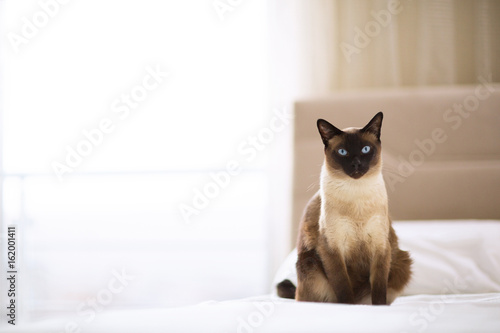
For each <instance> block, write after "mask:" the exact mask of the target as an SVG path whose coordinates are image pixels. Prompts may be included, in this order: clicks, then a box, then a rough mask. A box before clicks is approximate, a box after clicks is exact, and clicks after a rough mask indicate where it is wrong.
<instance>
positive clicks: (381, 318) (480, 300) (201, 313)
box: [9, 293, 500, 333]
mask: <svg viewBox="0 0 500 333" xmlns="http://www.w3.org/2000/svg"><path fill="white" fill-rule="evenodd" d="M70 320H71V318H70V317H68V318H60V319H57V320H50V321H44V322H38V323H34V324H31V325H25V326H21V327H16V329H15V330H9V332H25V333H32V332H33V333H34V332H37V333H49V332H50V333H54V332H64V327H65V325H66V324H67V323H68V322H69V321H70ZM79 328H80V329H82V332H86V333H112V332H121V333H128V332H130V333H138V332H148V333H155V332H158V333H160V332H161V333H166V332H172V333H174V332H203V333H205V332H206V333H208V332H213V333H223V332H231V333H233V332H234V333H250V332H262V333H266V332H274V333H277V332H284V333H285V332H286V333H294V332H297V333H298V332H301V333H304V332H315V333H321V332H329V333H330V332H356V333H359V332H386V333H388V332H397V333H404V332H436V333H443V332H482V333H487V332H496V333H498V332H499V331H500V293H488V294H470V295H419V296H405V297H400V298H399V299H398V300H396V302H395V303H394V304H392V305H391V306H369V305H342V304H326V303H305V302H295V301H293V300H287V299H278V298H276V297H273V296H270V295H269V296H262V297H255V298H248V299H244V300H235V301H225V302H206V303H203V304H199V305H194V306H188V307H180V308H168V309H149V310H136V311H131V310H127V311H114V312H104V313H101V314H99V315H98V316H97V317H96V318H95V320H94V321H93V322H91V323H88V324H84V325H81V326H80V327H79ZM68 332H70V331H68Z"/></svg>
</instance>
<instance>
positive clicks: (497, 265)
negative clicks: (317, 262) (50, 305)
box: [2, 220, 500, 333]
mask: <svg viewBox="0 0 500 333" xmlns="http://www.w3.org/2000/svg"><path fill="white" fill-rule="evenodd" d="M394 228H395V229H396V233H397V234H398V236H399V239H400V247H401V248H402V249H404V250H408V251H410V253H411V256H412V258H413V259H414V266H413V271H414V274H413V278H412V281H411V282H410V284H409V286H408V288H407V290H406V292H405V294H404V296H401V297H399V298H397V299H396V301H395V302H394V303H393V304H392V305H390V306H372V305H346V304H331V303H308V302H296V301H295V300H290V299H282V298H279V297H277V296H276V295H275V294H274V293H270V294H268V295H261V296H256V297H251V298H245V299H238V300H228V301H207V302H203V303H201V304H197V305H191V306H184V307H174V308H151V309H135V310H134V309H131V310H114V311H104V312H101V313H98V314H97V315H96V316H95V318H93V320H91V321H87V322H85V321H82V320H80V321H78V320H75V319H77V318H75V314H69V315H67V316H58V317H52V318H47V319H45V320H39V321H36V322H31V323H21V325H16V327H15V329H14V328H13V327H6V326H5V325H4V326H3V327H2V329H3V330H2V331H7V332H26V333H31V332H37V333H41V332H47V333H48V332H50V333H52V332H88V333H97V332H106V333H110V332H121V333H126V332H134V333H136V332H214V333H215V332H217V333H221V332H238V333H239V332H245V333H249V332H287V333H293V332H398V333H403V332H439V333H442V332H500V242H498V240H499V239H500V221H493V220H491V221H485V220H460V221H458V220H453V221H405V222H396V223H394ZM294 256H296V254H295V252H292V253H290V255H289V256H288V258H287V259H286V260H285V261H284V262H283V264H282V267H281V268H280V270H279V271H278V272H277V274H276V277H275V281H274V283H273V289H274V285H275V283H276V282H277V281H280V280H281V279H283V278H289V279H291V280H293V279H294V272H295V269H294V265H295V257H294ZM21 322H22V321H21Z"/></svg>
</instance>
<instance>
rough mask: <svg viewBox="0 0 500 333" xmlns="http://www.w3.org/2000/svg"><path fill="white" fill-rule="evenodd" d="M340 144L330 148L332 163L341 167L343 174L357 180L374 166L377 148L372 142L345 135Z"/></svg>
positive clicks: (354, 135) (353, 135)
mask: <svg viewBox="0 0 500 333" xmlns="http://www.w3.org/2000/svg"><path fill="white" fill-rule="evenodd" d="M343 136H344V137H343V139H342V143H341V144H340V145H338V146H336V147H332V149H331V150H330V154H332V159H331V160H333V162H334V163H335V164H336V165H337V166H340V167H342V170H344V172H345V174H346V175H348V176H349V177H351V178H354V179H359V178H361V177H362V176H364V175H365V174H366V173H367V172H368V170H369V169H370V167H372V166H373V165H374V163H373V162H376V161H374V158H375V157H376V156H377V153H378V147H377V145H375V144H374V143H372V142H369V141H366V140H363V139H362V137H361V136H360V135H359V134H352V133H345V134H344V135H343Z"/></svg>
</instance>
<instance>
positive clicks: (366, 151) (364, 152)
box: [361, 146, 371, 154]
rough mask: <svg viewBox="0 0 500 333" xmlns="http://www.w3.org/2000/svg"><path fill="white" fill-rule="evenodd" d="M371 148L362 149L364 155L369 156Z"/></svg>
mask: <svg viewBox="0 0 500 333" xmlns="http://www.w3.org/2000/svg"><path fill="white" fill-rule="evenodd" d="M370 150H371V148H370V146H364V147H363V148H362V149H361V152H362V153H363V154H368V153H369V152H370Z"/></svg>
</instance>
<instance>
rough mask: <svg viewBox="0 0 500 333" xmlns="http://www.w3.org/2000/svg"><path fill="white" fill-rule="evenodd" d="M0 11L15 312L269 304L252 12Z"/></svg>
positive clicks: (261, 32) (19, 6)
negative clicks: (241, 301) (14, 234)
mask: <svg viewBox="0 0 500 333" xmlns="http://www.w3.org/2000/svg"><path fill="white" fill-rule="evenodd" d="M63 2H67V3H63ZM0 6H1V7H2V8H1V10H0V20H1V22H2V23H1V24H2V34H3V35H4V37H6V38H2V41H1V43H2V45H1V50H2V56H1V58H0V65H1V71H0V76H1V80H2V84H1V87H2V93H1V96H0V102H1V111H2V135H3V145H2V148H1V151H0V153H1V159H2V161H3V166H2V168H3V169H2V184H3V201H2V209H3V210H2V212H3V221H2V224H3V225H2V231H3V232H5V230H6V226H7V225H11V224H15V225H16V226H17V228H18V236H19V240H18V244H19V247H20V253H21V258H20V259H19V260H20V261H21V262H19V266H20V274H22V279H20V281H21V282H20V283H21V285H20V286H19V289H20V295H21V296H20V297H22V298H23V302H22V304H23V305H24V307H25V309H26V310H27V312H30V313H31V312H41V311H59V310H61V311H62V310H66V311H74V313H75V318H76V320H77V321H78V320H80V321H85V320H87V319H88V317H87V316H90V315H89V313H90V312H91V311H100V310H102V308H106V307H111V306H113V307H115V306H117V307H118V306H121V307H123V306H158V305H160V306H164V305H167V306H168V305H179V304H186V303H194V302H199V301H203V300H208V299H228V298H238V297H245V296H251V295H256V294H259V293H265V292H268V287H269V277H270V274H271V272H269V271H268V256H269V253H268V252H269V246H268V245H269V244H268V237H267V227H266V223H267V216H268V212H267V209H268V204H267V202H268V182H267V174H266V165H267V164H266V163H267V160H268V158H267V156H266V154H267V151H266V150H265V149H260V148H261V147H260V146H255V145H254V143H253V142H252V141H251V140H249V139H248V138H249V137H252V136H255V135H256V134H257V133H259V130H260V129H262V128H263V127H265V126H266V125H267V124H268V119H269V118H270V117H271V112H270V110H269V107H268V103H267V96H266V66H265V65H266V56H267V51H266V34H265V30H266V23H267V21H266V10H265V2H264V1H249V2H241V3H239V4H238V5H234V6H233V7H232V8H233V9H232V10H231V11H227V12H224V13H220V12H217V10H216V9H215V8H214V7H213V4H212V1H201V0H199V1H155V0H140V1H138V0H105V1H102V0H100V1H97V0H85V1H62V0H61V1H60V2H59V1H56V0H54V1H44V0H42V1H28V0H23V1H15V0H12V1H10V0H7V1H2V2H1V3H0ZM43 13H45V16H44V14H43ZM221 15H222V17H221ZM222 18H223V19H222ZM45 19H47V21H46V22H45V21H44V20H45ZM27 22H28V23H27ZM30 25H32V26H30ZM256 147H259V149H257V148H256ZM228 168H229V169H228ZM56 170H57V171H56ZM228 170H230V171H231V172H233V174H229V171H228ZM227 175H229V178H227V177H226V176H227ZM208 184H210V185H208ZM181 207H184V208H183V209H184V210H181ZM186 207H191V209H192V210H191V209H189V208H186ZM181 211H183V212H184V215H183V214H182V213H181ZM2 251H3V249H2ZM2 260H4V259H2ZM124 272H125V273H124ZM120 274H122V280H123V279H125V283H124V285H123V286H124V288H119V286H114V287H111V285H110V281H114V280H113V279H116V275H120ZM123 275H125V276H126V277H123ZM127 277H129V278H130V279H129V280H127ZM132 277H133V278H132ZM106 290H108V291H106ZM118 291H119V292H118ZM110 297H111V299H110ZM92 300H97V305H95V304H94V305H92V304H93V303H92ZM86 310H88V311H87V312H85V311H86Z"/></svg>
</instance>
